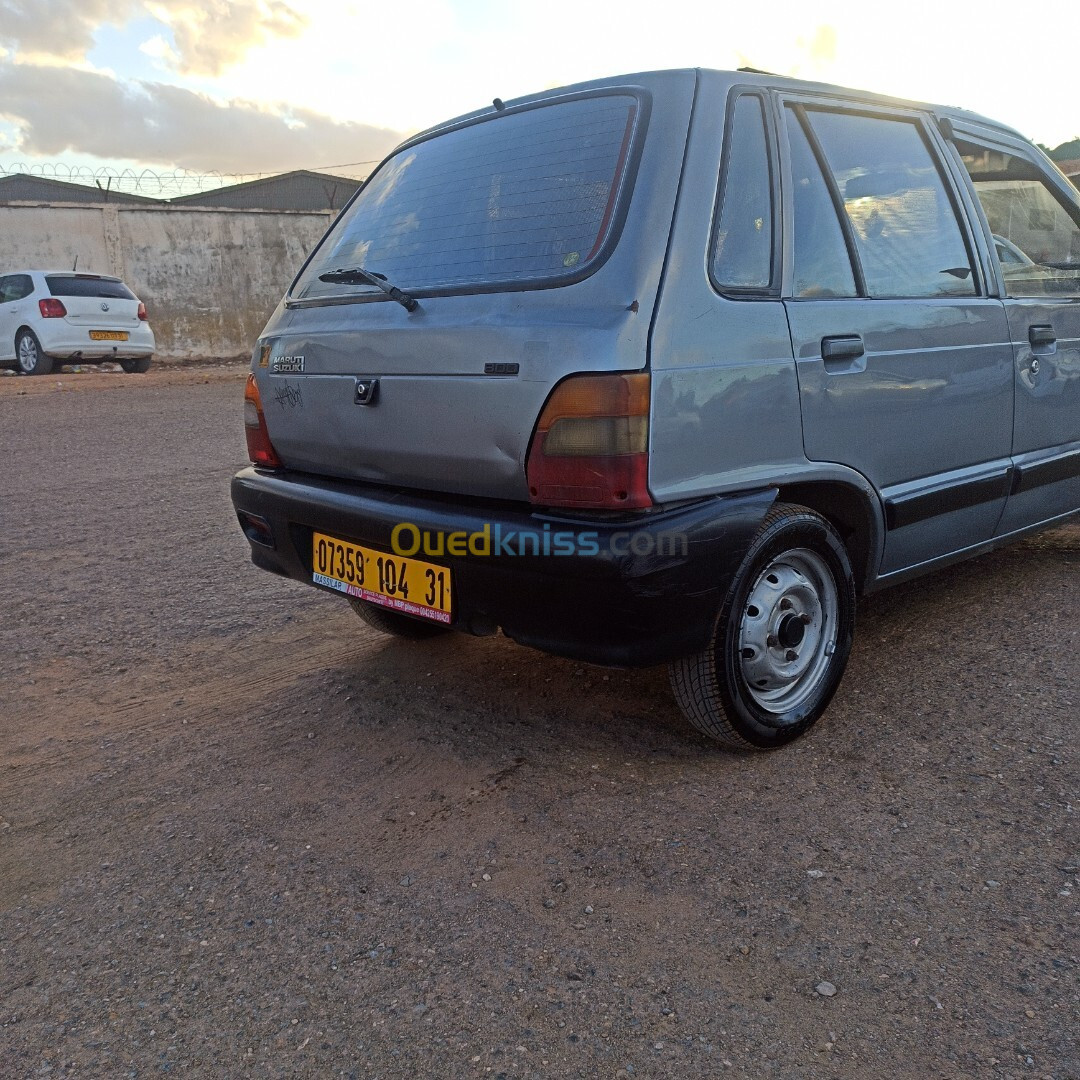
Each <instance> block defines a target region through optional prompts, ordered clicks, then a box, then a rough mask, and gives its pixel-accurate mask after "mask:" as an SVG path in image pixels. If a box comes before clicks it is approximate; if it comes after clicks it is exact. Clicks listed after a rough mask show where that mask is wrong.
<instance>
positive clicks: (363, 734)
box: [0, 364, 1080, 1080]
mask: <svg viewBox="0 0 1080 1080" xmlns="http://www.w3.org/2000/svg"><path fill="white" fill-rule="evenodd" d="M244 374H245V372H244V368H243V367H242V366H240V365H237V364H222V365H201V366H200V365H196V366H190V367H184V368H179V369H169V370H162V369H158V370H156V371H153V372H151V373H150V374H148V375H146V376H125V375H121V374H116V373H108V372H90V373H82V374H72V373H61V374H60V375H59V376H57V375H53V376H49V377H47V378H37V379H27V378H15V377H6V378H2V379H0V431H2V432H3V446H4V450H5V455H4V466H3V469H2V470H0V974H2V978H0V1062H2V1064H0V1073H2V1075H3V1077H5V1078H6V1077H12V1078H15V1077H41V1076H50V1077H58V1076H65V1077H66V1076H72V1077H74V1076H78V1077H108V1078H112V1077H128V1076H138V1077H144V1076H151V1075H154V1076H156V1075H159V1074H162V1073H174V1074H178V1075H183V1076H200V1077H241V1076H243V1077H318V1078H322V1077H364V1078H376V1077H424V1076H438V1077H480V1078H483V1077H492V1078H500V1077H543V1078H547V1077H559V1078H562V1077H577V1076H581V1077H628V1076H633V1077H679V1078H684V1077H698V1076H701V1077H713V1076H729V1075H730V1076H743V1077H754V1078H757V1077H779V1078H785V1080H787V1078H801V1077H814V1078H818V1077H820V1078H823V1080H825V1078H847V1077H851V1078H876V1077H889V1078H895V1077H919V1078H924V1077H948V1078H957V1080H960V1078H971V1077H1017V1078H1019V1077H1041V1078H1054V1080H1068V1078H1074V1080H1075V1078H1076V1077H1080V1050H1078V1045H1080V1044H1078V1040H1077V1031H1078V1030H1080V1008H1078V999H1080V991H1078V986H1080V980H1078V978H1077V953H1078V935H1077V922H1078V919H1077V916H1078V913H1080V911H1078V909H1080V904H1078V898H1080V830H1078V828H1077V813H1078V810H1077V807H1080V794H1078V791H1077V778H1078V770H1077V764H1076V753H1075V743H1076V715H1077V705H1078V701H1077V691H1078V683H1080V629H1078V619H1077V612H1080V573H1078V571H1080V526H1076V525H1073V526H1070V527H1066V528H1061V529H1058V530H1056V531H1053V532H1048V533H1045V534H1043V535H1041V536H1039V537H1037V538H1035V539H1032V540H1029V541H1027V542H1024V543H1022V544H1019V545H1016V546H1014V547H1012V548H1010V549H1008V550H1005V551H1001V552H998V553H996V554H993V555H991V556H988V557H984V558H982V559H979V560H977V561H974V562H971V563H968V564H965V565H964V566H961V567H959V568H956V569H954V570H951V571H949V572H947V573H941V574H938V575H935V576H933V577H931V578H927V579H924V580H922V581H920V582H917V583H914V584H911V585H908V586H904V587H901V588H898V589H895V590H893V591H891V592H889V593H886V594H882V595H879V596H876V597H871V598H868V599H866V600H865V601H863V602H862V603H861V605H860V609H859V629H858V632H857V639H856V647H855V652H854V655H853V658H852V661H851V664H850V667H849V669H848V674H847V676H846V679H845V681H844V684H843V686H842V687H841V690H840V693H839V695H838V697H837V699H836V701H835V703H834V705H833V706H832V708H831V710H830V713H829V715H828V716H827V717H826V719H825V721H823V722H822V724H820V725H819V726H818V728H817V729H816V730H815V731H814V732H813V733H811V735H810V736H809V737H807V738H806V739H804V740H802V741H801V742H800V743H797V744H796V745H794V746H792V747H790V748H789V749H787V750H784V751H781V752H778V753H775V754H772V755H764V756H741V755H735V754H730V753H726V752H723V751H721V750H718V749H716V748H715V747H713V746H712V745H710V744H709V743H707V742H706V741H705V740H704V739H702V738H700V737H698V736H697V735H696V734H695V733H694V732H693V731H692V730H691V729H690V728H689V727H688V726H687V725H686V724H685V723H684V722H683V721H682V719H681V718H680V716H679V714H678V712H677V710H676V708H675V706H674V704H673V702H672V700H671V698H670V695H669V693H668V689H667V680H666V674H665V672H664V671H663V670H662V669H655V670H647V671H637V672H622V671H604V670H600V669H595V668H590V667H585V666H582V665H578V664H574V663H569V662H565V661H561V660H556V659H551V658H549V657H545V656H542V655H540V654H538V653H533V652H530V651H527V650H524V649H521V648H519V647H517V646H515V645H513V644H512V643H510V642H508V641H506V640H504V639H501V638H489V639H483V640H474V639H469V638H465V637H459V636H456V635H455V636H451V637H448V638H445V639H439V640H436V641H433V642H428V643H423V644H409V643H402V642H398V641H394V640H390V639H386V638H381V637H379V636H378V635H377V634H375V633H374V632H373V631H371V630H369V629H368V628H367V627H365V626H364V625H363V624H362V623H361V622H360V621H359V620H358V619H357V618H356V617H355V616H354V615H353V614H352V613H351V611H350V610H349V609H348V607H347V605H346V604H345V603H344V602H342V601H341V600H339V599H338V598H335V597H331V596H328V595H324V594H321V593H318V592H316V591H315V590H313V589H310V588H305V587H304V586H301V585H299V584H295V583H291V582H287V581H281V580H279V579H276V578H274V577H272V576H270V575H268V574H265V573H262V572H260V571H257V570H255V569H254V568H253V567H251V566H250V564H249V563H248V560H247V545H246V542H245V541H244V539H243V537H242V536H241V535H240V533H239V530H238V528H237V526H236V522H235V519H234V518H233V516H232V511H231V507H230V504H229V499H228V481H229V477H230V476H231V474H232V472H233V471H234V470H235V469H236V468H237V467H239V466H240V465H242V464H243V462H244V459H245V454H244V449H243V436H242V410H241V395H242V387H243V378H244Z"/></svg>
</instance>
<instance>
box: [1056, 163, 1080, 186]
mask: <svg viewBox="0 0 1080 1080" xmlns="http://www.w3.org/2000/svg"><path fill="white" fill-rule="evenodd" d="M1057 167H1058V168H1059V169H1060V170H1061V171H1062V172H1063V173H1064V174H1065V175H1066V176H1067V177H1068V178H1069V179H1070V180H1071V181H1072V182H1073V183H1074V184H1075V185H1076V186H1077V187H1080V158H1075V159H1074V160H1072V161H1059V162H1058V163H1057Z"/></svg>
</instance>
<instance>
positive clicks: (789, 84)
mask: <svg viewBox="0 0 1080 1080" xmlns="http://www.w3.org/2000/svg"><path fill="white" fill-rule="evenodd" d="M672 77H675V78H679V77H683V78H687V79H691V78H692V79H694V80H696V81H697V82H698V84H699V85H702V86H706V85H711V87H712V89H714V90H715V91H717V92H719V93H725V92H726V91H727V89H729V88H730V87H732V86H736V85H749V86H755V87H760V88H764V89H769V90H782V91H788V92H795V93H807V94H828V95H829V96H830V97H840V98H846V99H848V100H850V101H852V102H863V103H866V104H874V105H884V106H891V107H893V108H896V107H900V108H908V109H919V110H922V111H925V112H931V113H934V114H935V115H937V116H948V117H950V118H952V119H957V120H967V121H970V122H972V123H976V124H980V125H983V126H986V127H991V128H996V129H997V130H998V131H1002V132H1007V133H1008V134H1010V135H1013V136H1015V137H1017V138H1020V139H1024V141H1028V140H1027V138H1026V136H1024V135H1023V134H1022V133H1021V132H1018V131H1016V130H1015V129H1014V128H1011V127H1009V126H1008V125H1007V124H1002V123H1000V122H999V121H997V120H993V119H991V118H990V117H987V116H983V115H982V114H980V113H976V112H972V111H970V110H968V109H963V108H959V107H957V106H953V105H939V104H933V103H931V102H926V101H917V100H913V99H908V98H899V97H892V96H889V95H887V94H878V93H874V92H873V91H869V90H859V89H855V88H853V87H847V86H838V85H833V84H831V83H822V82H813V81H810V80H807V79H797V78H794V77H792V76H788V75H774V74H772V73H770V72H764V71H758V70H757V69H754V68H739V69H738V70H736V71H722V70H717V69H713V68H669V69H658V70H655V71H640V72H635V73H630V74H625V75H612V76H606V77H604V78H602V79H592V80H589V81H587V82H579V83H572V84H569V85H567V86H558V87H553V88H551V89H548V90H543V91H540V92H538V93H535V94H527V95H524V96H522V97H518V98H513V99H511V100H508V101H506V102H500V103H499V104H500V105H501V106H502V108H513V107H517V106H520V105H525V104H528V103H530V102H534V101H543V100H544V99H546V98H556V97H562V96H563V95H565V94H577V93H582V92H587V91H590V90H601V89H604V88H607V87H611V88H615V87H620V86H634V85H640V84H644V85H646V86H647V85H648V84H649V83H656V82H658V81H661V80H669V79H671V78H672ZM495 111H499V110H498V108H497V107H496V106H494V105H488V106H486V107H485V108H483V109H477V110H475V111H473V112H470V113H465V114H463V115H462V116H457V117H454V118H453V119H451V120H446V121H443V122H442V123H439V124H436V125H434V126H433V127H430V128H428V129H426V130H425V131H421V132H418V133H417V134H416V135H413V136H411V137H410V138H408V139H407V140H405V142H404V143H402V145H403V146H404V145H408V144H409V143H412V142H415V141H417V140H419V139H423V138H426V137H427V136H429V135H433V134H435V133H436V132H439V131H442V130H443V129H449V128H453V127H456V126H457V125H459V124H462V123H466V122H468V121H470V120H475V119H477V118H479V117H482V116H491V115H493V114H494V112H495Z"/></svg>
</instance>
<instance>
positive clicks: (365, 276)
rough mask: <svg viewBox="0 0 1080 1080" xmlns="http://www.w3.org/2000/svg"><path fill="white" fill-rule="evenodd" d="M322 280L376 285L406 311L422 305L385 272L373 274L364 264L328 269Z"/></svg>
mask: <svg viewBox="0 0 1080 1080" xmlns="http://www.w3.org/2000/svg"><path fill="white" fill-rule="evenodd" d="M319 280H320V281H330V282H338V283H340V284H342V285H355V284H357V283H358V282H359V283H360V284H361V285H374V286H375V288H376V289H381V290H382V291H383V292H384V293H386V295H387V296H389V297H390V299H391V300H396V301H397V302H398V303H399V304H400V305H401V306H402V307H403V308H404V309H405V310H406V311H415V310H416V309H417V308H418V307H419V306H420V305H419V304H418V303H417V302H416V300H414V299H413V297H411V296H410V295H409V294H408V293H403V292H402V291H401V290H400V289H399V288H398V287H397V286H396V285H391V284H390V282H388V281H387V280H386V275H385V274H373V273H372V272H371V271H370V270H365V269H364V268H363V267H362V266H350V267H349V268H348V269H347V270H327V272H326V273H325V274H320V275H319Z"/></svg>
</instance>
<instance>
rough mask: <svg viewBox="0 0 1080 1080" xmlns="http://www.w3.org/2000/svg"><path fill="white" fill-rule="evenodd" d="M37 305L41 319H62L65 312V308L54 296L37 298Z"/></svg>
mask: <svg viewBox="0 0 1080 1080" xmlns="http://www.w3.org/2000/svg"><path fill="white" fill-rule="evenodd" d="M37 305H38V310H39V311H40V312H41V317H42V318H43V319H62V318H63V317H64V316H65V315H66V314H67V308H66V307H64V305H63V303H62V302H61V301H59V300H57V299H56V297H55V296H50V297H49V299H48V300H39V301H38V302H37Z"/></svg>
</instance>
